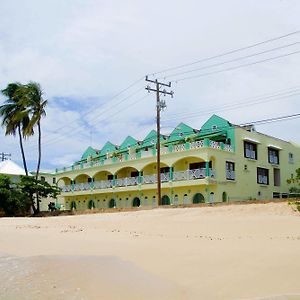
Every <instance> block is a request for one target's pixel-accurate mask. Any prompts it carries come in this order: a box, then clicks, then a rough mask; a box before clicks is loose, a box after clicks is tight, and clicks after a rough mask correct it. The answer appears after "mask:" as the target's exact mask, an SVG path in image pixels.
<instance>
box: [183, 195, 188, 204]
mask: <svg viewBox="0 0 300 300" xmlns="http://www.w3.org/2000/svg"><path fill="white" fill-rule="evenodd" d="M183 204H189V196H188V195H187V194H184V195H183Z"/></svg>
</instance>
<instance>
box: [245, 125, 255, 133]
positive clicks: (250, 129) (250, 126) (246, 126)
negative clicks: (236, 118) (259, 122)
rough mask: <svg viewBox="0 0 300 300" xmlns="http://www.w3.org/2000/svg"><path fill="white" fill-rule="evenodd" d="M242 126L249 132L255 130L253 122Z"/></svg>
mask: <svg viewBox="0 0 300 300" xmlns="http://www.w3.org/2000/svg"><path fill="white" fill-rule="evenodd" d="M242 128H244V129H245V130H247V131H249V132H254V131H256V130H255V127H254V125H253V124H249V125H245V126H242Z"/></svg>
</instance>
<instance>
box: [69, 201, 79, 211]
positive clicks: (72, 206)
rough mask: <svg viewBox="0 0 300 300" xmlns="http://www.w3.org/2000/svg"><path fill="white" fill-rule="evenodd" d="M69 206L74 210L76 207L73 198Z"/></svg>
mask: <svg viewBox="0 0 300 300" xmlns="http://www.w3.org/2000/svg"><path fill="white" fill-rule="evenodd" d="M70 208H71V209H75V210H76V209H77V206H76V202H75V201H74V200H73V201H72V202H71V205H70Z"/></svg>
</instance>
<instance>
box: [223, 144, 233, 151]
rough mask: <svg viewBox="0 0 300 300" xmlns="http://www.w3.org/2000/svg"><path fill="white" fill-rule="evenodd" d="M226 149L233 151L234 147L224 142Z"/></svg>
mask: <svg viewBox="0 0 300 300" xmlns="http://www.w3.org/2000/svg"><path fill="white" fill-rule="evenodd" d="M224 151H228V152H233V147H232V146H231V145H228V144H224Z"/></svg>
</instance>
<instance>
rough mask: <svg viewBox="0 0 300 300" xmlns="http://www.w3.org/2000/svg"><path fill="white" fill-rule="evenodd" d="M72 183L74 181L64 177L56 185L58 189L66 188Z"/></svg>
mask: <svg viewBox="0 0 300 300" xmlns="http://www.w3.org/2000/svg"><path fill="white" fill-rule="evenodd" d="M71 182H72V179H71V178H70V177H68V176H64V177H61V178H59V179H58V180H57V182H56V184H57V186H58V187H62V186H65V185H70V184H71Z"/></svg>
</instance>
